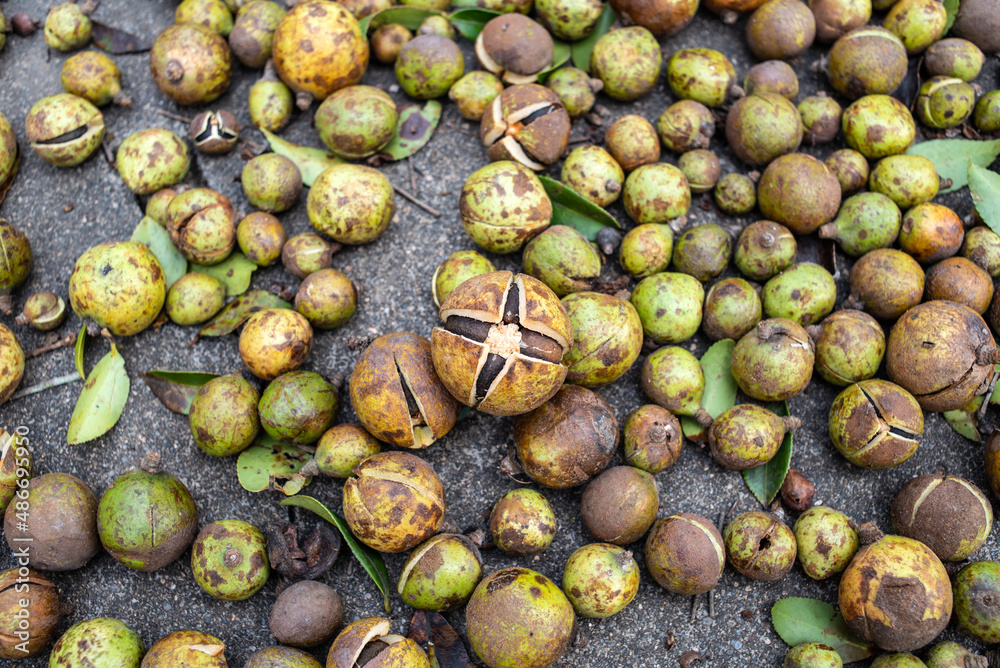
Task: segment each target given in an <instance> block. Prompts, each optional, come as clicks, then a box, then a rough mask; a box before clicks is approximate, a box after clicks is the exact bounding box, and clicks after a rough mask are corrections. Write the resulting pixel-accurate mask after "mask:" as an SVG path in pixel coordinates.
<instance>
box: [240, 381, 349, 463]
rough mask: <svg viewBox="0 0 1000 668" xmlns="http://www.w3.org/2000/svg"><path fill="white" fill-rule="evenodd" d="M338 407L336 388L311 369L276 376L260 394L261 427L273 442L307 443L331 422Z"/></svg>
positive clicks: (338, 400)
mask: <svg viewBox="0 0 1000 668" xmlns="http://www.w3.org/2000/svg"><path fill="white" fill-rule="evenodd" d="M339 407H340V396H339V392H338V391H337V388H336V387H334V386H333V385H331V384H330V383H329V382H327V380H326V379H325V378H323V376H321V375H319V374H318V373H315V372H313V371H290V372H288V373H286V374H282V375H281V376H278V377H277V378H275V379H274V380H273V381H271V383H270V384H269V385H268V386H267V389H265V390H264V394H262V395H261V397H260V403H259V404H258V405H257V410H258V412H259V414H260V426H262V427H263V428H264V431H266V432H267V435H268V436H270V437H271V438H273V439H274V440H276V441H282V442H284V443H294V444H296V445H310V444H312V443H315V442H316V441H318V440H319V439H320V437H321V436H322V435H323V434H324V433H325V432H326V430H327V429H329V428H330V426H331V425H332V424H333V420H334V418H336V416H337V409H338V408H339Z"/></svg>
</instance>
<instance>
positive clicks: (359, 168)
mask: <svg viewBox="0 0 1000 668" xmlns="http://www.w3.org/2000/svg"><path fill="white" fill-rule="evenodd" d="M301 6H302V5H300V7H301ZM307 209H308V212H309V221H310V222H311V223H312V225H313V227H314V228H315V229H316V231H317V232H320V233H322V234H326V235H328V236H329V237H331V238H333V239H334V240H335V241H338V242H340V243H342V244H366V243H369V242H372V241H375V240H376V239H378V238H379V237H380V236H381V235H382V233H383V232H385V230H386V229H387V228H388V227H389V223H390V222H391V221H392V216H393V213H394V212H395V211H396V193H395V191H394V190H393V189H392V184H390V183H389V179H387V178H386V177H385V175H383V174H382V173H381V172H380V171H378V170H377V169H372V168H371V167H366V166H364V165H353V164H343V165H335V166H333V167H331V168H329V169H328V170H326V171H325V172H323V173H322V174H320V176H319V178H317V179H316V181H314V182H313V184H312V187H311V188H309V198H308V200H307Z"/></svg>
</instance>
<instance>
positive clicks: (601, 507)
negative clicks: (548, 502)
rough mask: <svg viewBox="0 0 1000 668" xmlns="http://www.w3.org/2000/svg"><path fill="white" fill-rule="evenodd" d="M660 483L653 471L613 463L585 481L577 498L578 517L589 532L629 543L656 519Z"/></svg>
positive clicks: (622, 542)
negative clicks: (578, 505)
mask: <svg viewBox="0 0 1000 668" xmlns="http://www.w3.org/2000/svg"><path fill="white" fill-rule="evenodd" d="M659 491H660V490H659V487H658V486H657V484H656V479H655V478H654V477H653V476H652V474H650V473H647V472H646V471H643V470H642V469H637V468H635V467H634V466H615V467H614V468H610V469H608V470H607V471H605V472H604V473H602V474H601V475H599V476H597V477H596V478H594V480H592V481H591V482H590V484H588V485H587V488H586V489H585V490H584V491H583V497H582V498H581V499H580V519H581V520H583V527H584V528H585V529H586V530H587V533H589V534H590V535H591V536H593V537H594V538H596V539H597V540H599V541H602V542H605V543H614V544H615V545H628V544H630V543H634V542H635V541H637V540H639V539H641V538H642V537H643V536H644V535H646V532H647V531H649V527H651V526H652V525H653V522H655V521H656V513H657V511H658V510H659V507H660V502H659Z"/></svg>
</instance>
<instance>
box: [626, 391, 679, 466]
mask: <svg viewBox="0 0 1000 668" xmlns="http://www.w3.org/2000/svg"><path fill="white" fill-rule="evenodd" d="M622 431H623V434H624V436H623V441H624V442H623V445H622V449H623V451H624V453H623V454H624V455H625V463H626V464H628V465H629V466H634V467H635V468H638V469H641V470H643V471H646V472H647V473H660V472H661V471H664V470H666V469H667V468H669V467H670V466H672V465H673V464H674V462H676V461H677V459H678V458H679V457H680V456H681V446H682V445H683V438H682V433H681V423H680V420H678V419H677V417H676V416H675V415H674V414H673V413H671V412H670V411H668V410H667V409H665V408H663V407H661V406H657V405H655V404H646V405H645V406H640V407H639V408H636V409H635V410H634V411H632V412H631V413H629V416H628V418H626V419H625V425H624V427H623V428H622Z"/></svg>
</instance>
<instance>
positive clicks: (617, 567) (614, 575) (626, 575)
mask: <svg viewBox="0 0 1000 668" xmlns="http://www.w3.org/2000/svg"><path fill="white" fill-rule="evenodd" d="M562 586H563V591H564V592H565V593H566V598H568V599H569V601H570V603H572V604H573V608H574V609H575V610H576V612H577V614H579V615H580V616H581V617H590V618H596V619H603V618H604V617H610V616H611V615H614V614H617V613H619V612H621V611H622V610H624V609H625V607H626V606H627V605H628V604H629V603H631V602H632V600H633V599H634V598H635V596H636V594H638V593H639V565H638V564H636V563H635V559H633V558H632V553H631V552H628V551H626V550H625V549H623V548H621V547H618V546H617V545H608V544H607V543H594V544H591V545H584V546H583V547H581V548H580V549H578V550H577V551H576V552H574V553H573V554H571V555H570V557H569V559H567V560H566V566H565V568H564V569H563V577H562Z"/></svg>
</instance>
